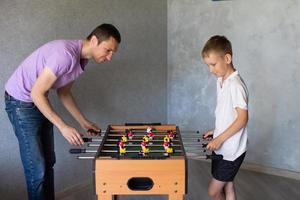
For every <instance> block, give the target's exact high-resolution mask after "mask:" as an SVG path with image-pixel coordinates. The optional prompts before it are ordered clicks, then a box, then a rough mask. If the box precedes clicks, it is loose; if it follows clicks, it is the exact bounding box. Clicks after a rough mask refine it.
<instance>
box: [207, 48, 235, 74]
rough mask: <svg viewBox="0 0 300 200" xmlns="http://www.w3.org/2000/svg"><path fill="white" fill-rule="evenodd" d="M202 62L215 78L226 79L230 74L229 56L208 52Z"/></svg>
mask: <svg viewBox="0 0 300 200" xmlns="http://www.w3.org/2000/svg"><path fill="white" fill-rule="evenodd" d="M203 60H204V62H205V64H207V66H208V68H209V71H210V72H211V73H212V74H214V75H215V76H217V77H222V78H224V77H227V75H228V74H229V73H230V72H231V71H230V69H231V68H232V66H231V55H230V54H225V55H223V54H221V53H219V52H215V51H211V52H208V53H207V54H206V55H205V56H204V57H203Z"/></svg>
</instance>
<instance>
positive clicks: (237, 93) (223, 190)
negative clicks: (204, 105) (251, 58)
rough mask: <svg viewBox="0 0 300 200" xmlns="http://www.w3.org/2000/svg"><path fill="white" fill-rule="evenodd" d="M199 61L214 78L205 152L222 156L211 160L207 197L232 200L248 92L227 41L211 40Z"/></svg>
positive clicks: (241, 151)
mask: <svg viewBox="0 0 300 200" xmlns="http://www.w3.org/2000/svg"><path fill="white" fill-rule="evenodd" d="M202 58H203V60H204V62H205V63H206V64H207V65H208V68H209V70H210V72H211V73H212V74H214V75H215V76H216V77H217V107H216V110H215V116H216V121H215V128H214V129H213V130H209V131H208V132H206V133H205V134H204V138H205V139H208V138H209V136H213V139H212V140H211V141H209V143H208V145H207V149H209V150H212V151H213V154H215V153H216V154H221V155H223V159H222V160H212V166H211V170H212V176H213V177H212V180H211V182H210V184H209V187H208V194H209V196H210V197H211V198H212V199H214V200H225V199H226V200H235V199H236V194H235V189H234V183H233V180H234V177H235V175H236V174H237V172H238V170H239V168H240V166H241V164H242V162H243V160H244V157H245V154H246V147H247V128H246V125H247V122H248V91H247V88H246V85H245V83H244V82H243V80H242V78H241V77H240V75H239V74H238V71H236V70H235V68H234V66H233V63H232V48H231V43H230V41H229V40H228V39H227V38H226V37H224V36H219V35H216V36H213V37H211V38H210V39H209V40H208V41H207V42H206V44H205V46H204V47H203V49H202Z"/></svg>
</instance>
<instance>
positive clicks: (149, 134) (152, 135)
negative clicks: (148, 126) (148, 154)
mask: <svg viewBox="0 0 300 200" xmlns="http://www.w3.org/2000/svg"><path fill="white" fill-rule="evenodd" d="M147 136H148V137H149V140H152V139H153V137H154V133H153V132H152V131H150V132H149V133H147Z"/></svg>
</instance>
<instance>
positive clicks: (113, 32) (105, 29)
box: [86, 24, 121, 44]
mask: <svg viewBox="0 0 300 200" xmlns="http://www.w3.org/2000/svg"><path fill="white" fill-rule="evenodd" d="M93 35H94V36H96V37H97V39H98V44H100V43H101V42H103V41H105V40H107V39H109V38H110V37H113V38H114V39H115V40H116V41H117V42H118V43H120V42H121V35H120V32H119V31H118V29H117V28H116V27H115V26H114V25H112V24H101V25H100V26H98V27H96V28H95V29H94V30H93V31H92V32H91V33H90V34H89V36H87V38H86V39H88V40H90V39H91V38H92V36H93Z"/></svg>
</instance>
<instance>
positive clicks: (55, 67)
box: [45, 52, 72, 77]
mask: <svg viewBox="0 0 300 200" xmlns="http://www.w3.org/2000/svg"><path fill="white" fill-rule="evenodd" d="M71 64H72V59H71V57H70V56H69V55H68V54H66V53H59V52H54V53H52V54H51V55H50V56H49V57H47V59H46V62H45V65H46V66H47V67H49V68H50V69H51V71H52V72H53V73H54V74H55V76H56V77H60V76H62V75H64V74H65V73H67V72H68V70H69V68H70V66H71Z"/></svg>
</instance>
